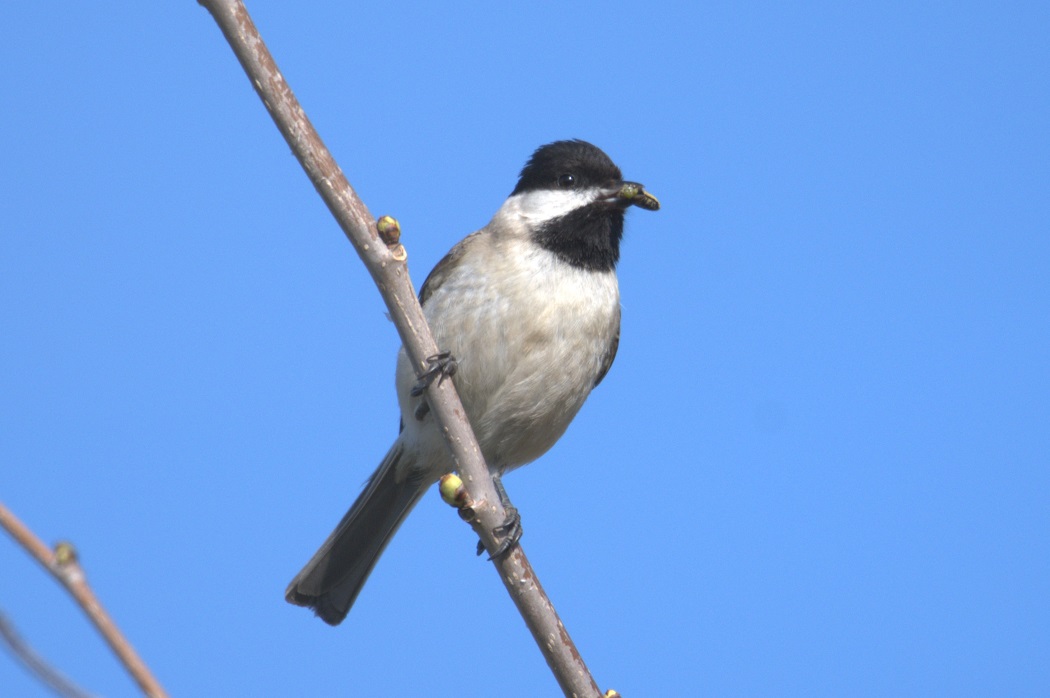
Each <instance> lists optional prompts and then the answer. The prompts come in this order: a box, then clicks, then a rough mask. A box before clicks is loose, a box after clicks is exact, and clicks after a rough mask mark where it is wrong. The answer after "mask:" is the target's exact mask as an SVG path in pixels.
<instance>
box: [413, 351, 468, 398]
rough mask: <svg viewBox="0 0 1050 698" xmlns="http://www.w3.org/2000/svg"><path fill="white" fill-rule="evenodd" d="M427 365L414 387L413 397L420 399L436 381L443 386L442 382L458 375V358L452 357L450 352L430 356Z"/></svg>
mask: <svg viewBox="0 0 1050 698" xmlns="http://www.w3.org/2000/svg"><path fill="white" fill-rule="evenodd" d="M427 364H428V366H427V369H426V370H425V371H423V373H422V374H420V376H419V380H418V381H416V384H415V385H414V386H412V390H411V391H410V393H409V394H410V395H411V396H412V397H419V396H420V395H422V394H423V393H425V392H426V391H427V388H429V387H430V385H431V384H432V383H433V382H434V381H435V380H437V382H438V385H441V381H443V380H445V379H446V378H451V377H452V376H454V375H456V369H457V368H458V366H459V365H458V364H457V363H456V358H455V357H454V356H452V352H450V351H443V352H441V353H440V354H434V355H433V356H428V357H427Z"/></svg>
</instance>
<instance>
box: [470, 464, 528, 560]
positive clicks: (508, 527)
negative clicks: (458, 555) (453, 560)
mask: <svg viewBox="0 0 1050 698" xmlns="http://www.w3.org/2000/svg"><path fill="white" fill-rule="evenodd" d="M492 482H493V483H494V484H495V485H496V492H497V493H498V494H499V501H500V503H501V504H502V505H503V508H504V509H505V510H506V512H507V517H506V518H505V519H504V520H503V523H501V524H500V525H499V526H496V527H495V528H493V529H492V532H493V533H494V534H495V535H496V537H497V538H500V539H501V540H500V542H499V545H497V546H496V549H495V550H493V551H492V554H491V555H489V560H495V559H497V558H500V557H503V556H504V555H506V554H507V552H508V551H509V550H510V549H511V548H513V547H514V546H515V545H517V544H518V541H519V540H521V534H522V533H524V530H523V529H522V527H521V514H519V513H518V509H517V507H515V506H514V505H513V504H511V503H510V497H508V496H507V490H505V489H504V488H503V481H502V480H500V477H499V475H493V476H492ZM483 552H485V544H484V543H482V542H481V541H478V555H481V553H483Z"/></svg>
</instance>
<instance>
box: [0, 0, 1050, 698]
mask: <svg viewBox="0 0 1050 698" xmlns="http://www.w3.org/2000/svg"><path fill="white" fill-rule="evenodd" d="M249 9H250V10H251V11H252V12H253V16H254V17H255V20H256V22H257V23H258V25H259V26H260V29H261V31H262V32H263V36H264V38H265V39H266V40H267V42H268V43H269V45H270V48H271V50H272V51H273V52H274V54H275V55H276V58H277V61H278V63H279V65H280V66H281V68H282V69H283V70H284V71H285V74H286V77H287V79H288V80H289V82H290V83H291V85H292V87H293V88H294V89H295V90H296V92H297V93H298V96H299V98H300V100H301V101H302V103H303V105H304V106H305V108H306V110H307V112H308V113H309V115H310V116H311V118H312V119H313V121H314V124H315V125H316V126H317V128H318V129H319V130H320V132H321V134H322V136H323V137H324V138H325V140H326V142H327V143H328V145H329V146H330V147H331V148H332V150H333V151H334V153H335V155H336V157H337V158H338V160H339V161H340V163H341V165H342V166H343V168H344V170H345V171H346V172H347V174H348V176H349V178H350V180H351V182H352V183H353V184H354V185H355V186H356V187H357V189H358V191H359V193H360V194H361V196H362V197H363V199H364V200H365V201H366V203H367V204H368V205H369V207H370V208H371V210H372V211H373V213H374V214H376V215H381V214H392V215H395V216H397V217H398V218H399V219H400V221H401V223H402V226H403V229H404V231H405V241H406V243H407V246H408V249H409V255H410V256H409V263H410V268H411V270H412V274H413V278H414V279H415V281H416V283H417V285H418V284H419V283H421V282H422V280H423V278H424V277H425V275H426V273H427V271H429V269H430V267H431V266H432V265H433V264H434V263H435V262H436V261H437V260H438V259H439V258H440V257H441V256H442V255H443V254H444V253H445V251H447V249H448V248H449V247H450V246H451V245H452V244H453V243H455V242H456V241H457V240H458V239H460V238H461V237H462V236H464V235H465V234H467V233H469V232H470V231H472V230H474V229H477V228H478V227H480V226H482V225H484V224H485V223H486V222H487V221H488V219H489V217H490V216H491V215H492V213H493V212H494V211H495V210H496V208H497V207H498V206H499V204H500V202H501V201H502V200H503V198H504V197H505V196H506V195H507V194H508V193H509V192H510V190H511V188H512V187H513V185H514V181H515V178H516V176H517V172H518V170H519V169H520V168H521V166H522V164H523V163H524V161H525V159H526V158H527V157H528V155H529V154H530V153H531V152H532V150H533V149H534V148H535V147H536V146H538V145H540V144H542V143H545V142H549V141H551V140H556V139H560V138H567V137H579V138H585V139H587V140H590V141H592V142H594V143H595V144H597V145H599V146H600V147H602V148H604V149H605V150H606V151H607V152H608V153H609V154H610V155H611V156H612V157H613V159H614V160H616V161H617V163H618V164H619V165H620V166H621V168H622V169H623V170H624V172H625V174H626V175H627V176H628V177H629V178H631V179H635V180H638V181H641V182H644V183H645V184H646V185H647V186H648V188H649V189H650V190H651V191H653V192H654V193H655V194H656V195H657V196H658V197H660V200H661V201H662V203H663V209H662V210H661V211H660V212H659V213H656V214H647V213H645V212H640V211H639V212H632V213H631V215H630V216H629V219H628V228H627V238H626V241H625V244H624V248H623V257H622V261H621V266H620V283H621V293H622V296H623V336H622V342H621V345H620V351H619V356H618V358H617V360H616V364H615V365H614V366H613V369H612V371H611V373H610V375H609V377H608V378H606V380H605V382H604V383H603V384H602V385H601V387H600V388H599V389H598V390H597V391H595V393H594V394H593V395H592V396H591V399H590V400H589V402H588V404H587V405H586V406H585V408H584V409H583V411H582V412H581V414H580V415H579V417H578V418H577V419H576V422H575V423H574V424H573V426H572V427H571V428H570V429H569V432H568V433H567V435H566V436H565V437H564V438H563V439H562V441H561V442H560V443H559V444H558V445H557V446H556V447H555V448H554V449H553V450H552V451H551V452H550V453H549V454H547V455H546V456H545V457H544V458H543V459H541V460H540V461H539V462H537V463H536V464H534V465H533V466H531V467H529V468H526V469H523V470H520V471H517V472H516V473H514V474H513V475H512V476H510V477H508V479H507V481H506V484H507V488H508V490H509V492H510V495H511V497H512V499H513V500H514V502H515V503H516V504H517V505H518V507H519V508H520V509H521V511H522V516H523V521H524V526H525V537H524V540H523V543H524V546H525V549H526V552H527V553H528V554H529V556H530V558H531V559H532V561H533V563H534V565H535V566H536V568H537V571H538V572H539V574H540V575H541V578H542V580H543V583H544V585H545V587H546V589H547V591H548V592H549V593H550V595H551V596H552V598H553V600H554V602H555V604H556V605H557V607H558V609H559V611H560V612H561V614H562V617H563V619H564V620H565V623H566V625H567V627H568V629H569V631H570V632H571V633H572V634H573V636H574V638H575V639H576V641H577V643H578V645H579V647H580V649H581V651H582V653H583V656H584V658H585V660H586V661H587V662H588V663H589V665H590V667H591V669H592V671H593V672H594V673H595V675H596V677H597V678H598V681H599V683H600V684H601V685H602V686H603V688H604V687H614V688H617V689H618V690H620V691H621V692H623V693H624V695H627V696H668V695H710V696H737V695H740V696H743V695H746V696H761V695H769V696H780V695H808V696H822V695H826V696H840V695H855V696H866V695H871V696H885V695H900V696H911V695H914V696H930V695H945V696H947V695H951V696H960V695H993V694H995V695H1016V696H1022V695H1033V696H1034V695H1046V694H1047V693H1048V692H1050V664H1048V662H1047V657H1048V656H1050V594H1048V593H1047V591H1046V590H1047V589H1048V588H1050V368H1048V364H1050V283H1048V270H1050V235H1048V233H1050V128H1048V127H1047V124H1050V90H1048V89H1047V85H1048V84H1050V44H1048V43H1047V40H1046V37H1047V35H1048V32H1050V6H1047V5H1046V3H1006V4H1000V5H998V6H996V7H995V8H994V9H991V8H990V7H987V6H985V5H982V4H977V3H937V4H934V3H929V4H924V5H921V6H917V5H915V4H914V3H886V2H880V3H862V4H853V5H850V4H843V3H805V4H798V5H794V6H785V5H783V4H780V3H750V4H744V5H741V4H740V3H725V4H706V3H684V2H683V3H663V2H649V3H643V4H638V3H630V4H628V3H601V4H598V3H572V4H563V3H546V2H539V3H530V4H529V5H528V6H527V7H503V6H496V5H487V6H484V7H477V8H473V7H471V8H460V9H452V8H449V7H448V6H446V5H440V6H439V5H432V6H427V7H411V6H403V7H397V6H395V4H393V3H388V4H387V6H384V7H381V8H376V7H351V6H348V5H346V4H345V3H335V2H329V3H300V4H290V3H276V2H253V3H251V5H250V8H249ZM0 58H2V64H3V65H4V70H3V71H2V72H0V93H2V94H3V95H4V103H5V106H4V108H3V109H2V110H0V131H2V133H3V135H4V157H3V164H2V165H0V190H2V192H3V195H2V196H0V231H2V233H0V245H2V247H0V328H2V329H0V500H2V501H3V502H4V503H5V504H7V505H8V506H9V507H11V508H12V509H13V510H14V511H15V512H16V513H17V514H18V515H19V516H21V517H22V518H23V519H24V520H25V521H26V522H27V523H28V524H30V525H31V526H32V527H33V528H34V529H35V530H36V531H37V532H38V533H39V534H40V535H41V536H42V537H43V538H45V539H46V540H49V541H53V540H57V539H62V538H68V539H71V540H73V541H75V543H76V544H77V545H78V546H79V548H80V550H81V555H82V559H83V561H84V564H85V566H86V568H87V571H88V574H89V575H90V579H91V580H92V581H93V583H94V585H95V588H96V590H97V592H98V593H99V594H100V596H101V597H102V599H103V601H104V602H105V603H106V605H107V606H108V608H109V609H110V610H111V612H112V613H113V615H114V616H115V617H116V619H117V620H118V622H119V623H120V625H121V626H122V627H123V628H124V630H125V631H126V632H127V634H128V635H129V636H130V638H131V639H132V641H133V642H134V643H135V645H136V647H137V648H138V650H139V651H140V653H141V654H142V655H143V657H144V658H145V659H146V660H147V662H148V663H149V664H150V665H151V666H152V667H153V669H154V670H155V672H156V673H157V674H158V676H159V678H160V680H161V681H162V683H163V684H164V685H165V686H166V687H167V688H168V690H169V691H170V692H171V694H172V695H177V696H209V695H221V696H240V695H243V696H249V695H251V696H260V695H273V696H279V695H306V696H314V695H318V696H320V695H353V696H357V695H360V696H379V695H390V696H396V695H414V694H417V693H424V692H425V693H426V694H427V695H432V696H459V695H463V692H464V687H465V686H466V687H479V688H478V689H477V690H478V695H485V694H493V695H495V694H498V695H501V696H536V695H553V694H556V691H557V688H556V685H555V684H554V681H553V679H552V678H551V677H550V675H549V673H548V672H547V670H546V667H545V665H544V663H543V660H542V658H541V656H540V654H539V652H538V650H537V649H536V648H535V647H534V645H533V642H532V639H531V637H530V636H529V635H528V633H527V632H526V630H525V628H524V626H523V624H522V623H521V621H520V619H519V618H518V617H517V615H516V614H515V612H514V610H513V607H512V605H511V603H510V601H509V600H508V598H507V597H506V594H505V593H504V591H503V589H502V587H501V585H500V583H499V581H498V580H497V578H496V576H495V574H494V572H493V570H492V568H491V566H490V565H488V564H486V563H484V562H481V561H478V560H477V559H476V558H474V556H473V548H474V539H473V536H472V534H471V532H470V531H469V529H468V528H467V527H466V526H464V525H463V524H462V523H461V522H460V521H459V520H458V519H457V518H456V516H455V515H454V514H453V513H452V512H451V511H450V510H448V508H447V507H445V506H444V505H443V504H442V503H441V502H440V500H439V498H438V496H437V494H436V493H435V494H433V495H431V496H428V497H426V498H425V499H424V501H423V502H422V504H421V505H420V507H419V508H418V509H417V510H416V512H415V513H414V514H413V515H412V517H410V519H409V521H408V523H407V524H406V525H405V527H404V528H403V529H402V531H401V532H400V533H399V534H398V537H397V538H396V540H395V542H394V544H393V545H392V546H391V548H390V549H389V550H388V551H387V553H386V555H385V556H384V558H383V560H382V561H381V562H380V564H379V566H378V567H377V569H376V571H375V574H374V575H373V577H372V579H371V580H370V582H369V584H368V585H367V587H366V588H365V590H364V592H363V593H362V595H361V597H360V599H359V600H358V602H357V605H356V606H355V607H354V609H353V611H352V613H351V615H350V617H349V618H348V620H347V621H346V622H345V623H344V624H343V625H342V626H340V627H338V628H336V629H332V628H329V627H327V626H325V625H324V624H322V623H321V622H320V621H317V620H316V619H313V618H312V617H311V616H310V614H309V613H308V612H306V611H304V610H302V609H298V608H295V607H292V606H289V605H287V604H286V603H285V602H284V600H283V591H284V588H285V585H286V584H287V582H288V581H289V579H290V578H291V577H292V575H293V574H294V573H295V572H296V571H297V570H298V569H299V568H300V566H301V565H302V564H303V563H304V562H305V561H306V560H307V559H308V558H309V557H310V555H311V554H312V553H313V551H314V549H315V548H316V547H317V545H318V544H319V543H320V542H321V541H322V540H323V539H324V537H325V536H326V535H327V534H328V532H329V530H330V529H331V528H332V526H333V525H334V524H335V523H336V522H337V521H338V520H339V518H340V516H341V515H342V514H343V512H344V510H345V509H346V507H347V506H348V505H349V504H350V502H351V501H352V500H353V499H354V497H355V496H356V495H357V492H358V490H359V487H360V485H361V483H362V482H363V481H364V479H365V478H366V477H367V476H368V475H369V474H370V473H371V471H372V469H373V468H374V467H375V465H376V464H377V463H378V462H379V460H380V458H381V457H382V455H383V454H384V453H385V451H386V449H387V447H388V446H389V444H390V442H391V440H392V439H393V437H394V435H395V434H396V431H397V411H396V406H395V401H394V395H393V387H392V386H393V369H394V355H395V352H396V349H397V345H398V342H397V338H396V335H395V332H394V329H393V327H392V326H391V325H390V324H389V322H388V321H387V320H386V318H385V317H384V311H383V308H382V307H381V304H380V301H379V298H378V295H377V294H376V292H375V291H374V289H373V287H372V286H371V282H370V280H369V278H368V277H367V275H366V273H365V272H364V270H363V268H362V266H361V265H360V263H359V262H358V260H357V259H356V257H355V256H354V254H353V250H352V248H351V246H350V245H349V244H347V242H346V240H345V239H344V238H343V236H342V234H341V232H340V231H339V230H338V228H337V227H336V226H335V224H334V223H333V222H332V220H331V219H330V217H329V215H328V213H327V211H326V209H325V208H324V206H323V205H322V204H321V202H320V200H319V199H318V197H317V196H316V195H315V193H314V192H313V190H312V188H311V186H310V184H309V182H308V181H307V179H306V178H305V176H304V175H303V173H302V172H301V170H300V168H299V166H298V165H297V164H296V162H295V161H294V160H293V158H292V157H291V156H290V154H289V151H288V148H287V146H286V145H285V144H284V143H283V141H282V140H281V139H280V136H279V134H278V133H277V131H276V129H275V128H274V127H273V125H272V123H271V122H270V119H269V117H268V116H267V115H266V113H265V111H264V110H263V108H262V106H261V104H260V103H259V100H258V98H257V97H256V96H255V94H254V93H253V91H252V90H251V89H250V86H249V84H248V82H247V80H246V78H245V76H244V74H243V73H242V72H241V70H240V67H239V66H238V65H237V63H236V61H235V59H234V57H233V55H232V53H231V52H230V50H229V48H228V47H227V45H226V44H225V42H224V40H223V39H222V37H221V35H220V33H219V31H218V29H217V28H216V26H215V25H214V23H213V22H212V20H211V18H210V16H209V15H208V14H207V12H206V11H205V10H203V9H202V8H200V7H199V6H197V5H196V3H194V2H189V1H186V2H179V3H133V4H130V5H128V4H126V3H92V4H90V5H83V6H82V5H79V4H76V3H73V4H69V5H63V6H62V7H55V6H53V5H50V4H47V3H43V4H41V3H6V4H4V6H3V8H2V9H0ZM0 609H2V611H3V612H4V613H6V614H7V615H8V616H9V617H11V618H12V620H13V621H14V622H15V623H16V624H17V625H18V627H19V628H20V630H21V632H22V633H23V635H24V636H25V637H26V638H27V639H28V640H29V641H30V642H31V643H32V644H33V645H34V646H35V647H36V648H37V650H38V651H40V652H41V653H42V654H44V655H45V656H47V657H48V658H49V659H50V660H52V661H53V662H54V663H55V664H56V665H57V666H59V667H61V668H62V669H63V670H64V671H65V672H66V673H67V674H69V675H70V676H71V677H72V678H74V679H75V680H76V681H78V682H79V683H80V684H81V685H83V686H84V687H85V688H87V689H89V690H91V691H94V692H96V693H98V694H100V695H106V696H131V695H135V691H134V689H133V687H132V686H131V684H130V682H129V681H128V680H127V679H126V678H125V677H124V676H123V674H122V673H121V671H120V670H119V669H118V668H117V667H116V666H115V663H114V662H113V661H112V660H111V659H110V658H109V656H108V653H107V652H106V650H105V649H104V648H103V647H102V644H101V642H100V641H99V640H97V639H96V638H95V637H94V636H93V633H92V631H91V630H90V629H89V628H88V627H87V624H86V621H84V620H83V619H82V617H81V615H80V613H79V612H78V610H77V609H75V608H74V607H73V606H72V604H71V603H70V602H69V601H68V600H67V599H66V598H65V596H64V595H63V593H61V592H60V591H59V590H58V587H57V586H56V585H55V584H54V583H53V582H51V581H50V580H49V579H48V578H47V577H46V576H45V575H44V574H43V573H42V572H41V571H40V570H39V569H37V568H36V566H35V565H34V563H32V562H31V561H30V560H29V559H28V558H27V557H26V556H25V555H24V554H23V553H22V552H21V551H20V550H19V549H17V548H15V546H14V545H13V544H12V543H10V542H5V541H2V540H0ZM490 687H499V688H498V691H497V689H495V688H490ZM0 693H2V694H3V695H5V696H7V695H10V696H43V695H48V694H46V693H45V692H44V690H43V689H42V688H40V687H39V686H38V685H37V684H36V683H35V681H34V680H33V679H31V678H29V677H28V676H27V675H26V674H25V672H24V671H23V670H22V669H21V668H20V667H18V666H16V665H14V664H13V663H12V662H11V661H10V660H9V659H8V658H6V657H0Z"/></svg>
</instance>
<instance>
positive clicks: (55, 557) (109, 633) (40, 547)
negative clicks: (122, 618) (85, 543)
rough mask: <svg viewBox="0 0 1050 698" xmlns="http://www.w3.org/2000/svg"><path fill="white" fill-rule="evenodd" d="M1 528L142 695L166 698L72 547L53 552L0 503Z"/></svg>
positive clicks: (67, 546) (165, 694)
mask: <svg viewBox="0 0 1050 698" xmlns="http://www.w3.org/2000/svg"><path fill="white" fill-rule="evenodd" d="M0 527H2V528H3V529H4V530H6V531H7V532H8V533H10V534H11V537H12V538H14V539H15V541H16V542H17V543H19V544H20V545H21V546H22V547H23V548H25V550H26V552H28V553H29V554H30V555H32V556H33V558H35V559H36V561H37V562H39V563H40V564H41V565H43V567H44V569H46V570H47V571H48V572H50V573H51V576H53V577H54V578H55V579H57V580H58V581H59V582H60V583H61V584H62V586H64V587H65V588H66V591H68V592H69V593H70V595H71V596H72V597H73V599H74V600H75V601H76V602H77V604H78V605H79V606H80V608H82V609H83V610H84V613H86V614H87V617H88V618H89V619H90V620H91V622H92V623H93V624H94V625H95V629H96V630H98V632H99V633H100V634H101V635H102V639H104V640H105V641H106V644H108V645H109V648H110V649H111V650H113V653H114V654H116V655H117V659H119V660H120V663H121V664H123V665H124V668H125V669H126V670H127V672H128V673H129V674H131V677H132V678H133V679H134V680H135V683H137V684H138V685H139V688H141V689H142V692H143V693H144V694H145V695H147V696H150V698H166V697H167V695H168V694H167V693H165V692H164V689H163V688H161V685H160V683H159V682H158V681H157V679H155V678H154V677H153V674H152V673H151V672H150V670H149V668H148V667H147V666H146V664H145V662H143V661H142V659H141V658H139V655H138V653H136V652H135V650H134V648H132V646H131V644H130V643H129V642H128V641H127V638H125V637H124V635H123V634H122V633H121V632H120V630H119V629H118V628H117V626H116V624H115V623H114V622H113V619H112V618H110V617H109V614H108V613H106V610H105V609H104V608H102V604H101V602H99V600H98V597H97V596H95V592H94V591H92V589H91V586H90V585H89V584H88V583H87V578H86V577H85V575H84V570H83V568H82V567H81V566H80V563H79V562H78V561H77V555H76V551H75V550H74V548H73V546H72V545H70V544H69V543H59V544H58V545H56V546H55V550H54V551H52V550H51V549H50V548H48V547H47V545H45V544H44V542H43V541H41V540H40V539H39V538H37V537H36V535H34V534H33V532H32V531H30V530H29V528H27V527H26V525H25V524H23V523H22V522H21V521H20V520H19V519H18V518H17V517H16V516H15V515H14V514H13V513H11V511H10V510H9V509H8V508H7V507H5V506H4V505H3V503H0Z"/></svg>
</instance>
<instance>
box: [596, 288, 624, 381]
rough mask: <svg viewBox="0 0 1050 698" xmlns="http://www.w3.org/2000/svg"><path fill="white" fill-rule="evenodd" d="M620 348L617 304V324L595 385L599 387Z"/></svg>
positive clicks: (618, 307) (617, 307) (618, 309)
mask: <svg viewBox="0 0 1050 698" xmlns="http://www.w3.org/2000/svg"><path fill="white" fill-rule="evenodd" d="M619 348H620V306H616V326H615V328H614V331H613V335H612V337H611V338H610V339H609V346H608V348H607V349H606V350H605V356H603V357H602V368H601V370H600V371H598V377H597V378H595V379H594V387H595V388H597V387H598V384H599V383H601V382H602V379H603V378H605V374H607V373H608V372H609V369H610V368H612V365H613V361H614V360H615V359H616V350H617V349H619Z"/></svg>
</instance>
